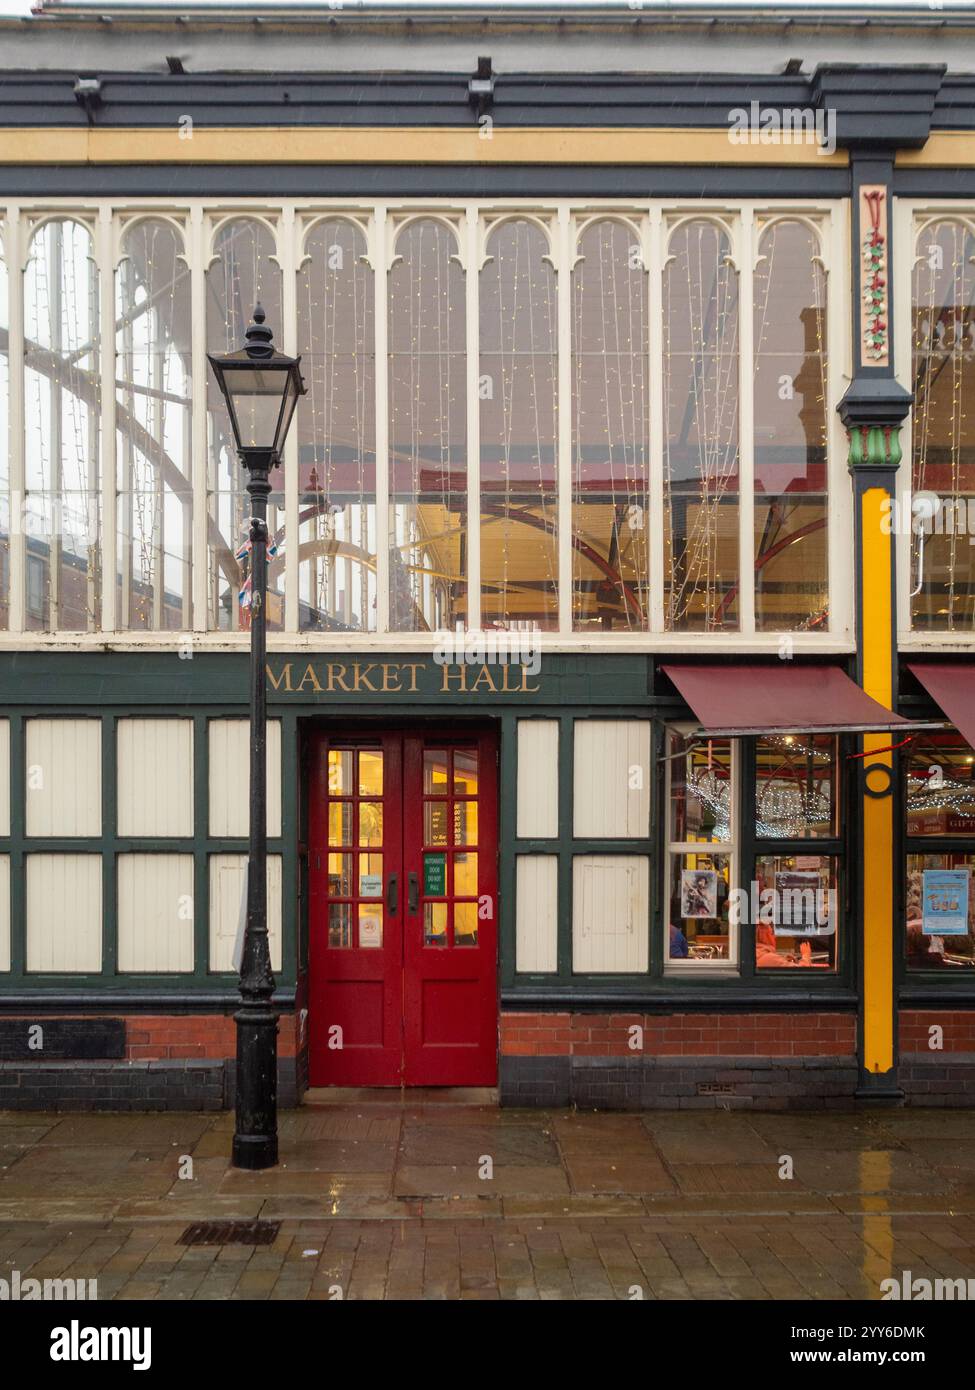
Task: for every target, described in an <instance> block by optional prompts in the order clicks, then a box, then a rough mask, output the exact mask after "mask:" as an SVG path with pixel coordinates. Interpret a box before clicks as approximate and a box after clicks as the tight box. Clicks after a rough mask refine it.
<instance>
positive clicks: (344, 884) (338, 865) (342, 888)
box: [328, 854, 352, 898]
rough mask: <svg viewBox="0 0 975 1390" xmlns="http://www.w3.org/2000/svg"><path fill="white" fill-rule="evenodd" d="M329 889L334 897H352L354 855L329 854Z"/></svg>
mask: <svg viewBox="0 0 975 1390" xmlns="http://www.w3.org/2000/svg"><path fill="white" fill-rule="evenodd" d="M328 891H329V894H330V896H331V897H333V898H351V897H352V855H351V854H330V855H329V856H328Z"/></svg>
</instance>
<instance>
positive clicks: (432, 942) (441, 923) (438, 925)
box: [423, 903, 447, 946]
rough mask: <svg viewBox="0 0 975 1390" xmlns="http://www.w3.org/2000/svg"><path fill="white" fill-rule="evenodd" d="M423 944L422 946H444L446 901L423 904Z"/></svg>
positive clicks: (445, 936) (445, 939)
mask: <svg viewBox="0 0 975 1390" xmlns="http://www.w3.org/2000/svg"><path fill="white" fill-rule="evenodd" d="M423 944H424V946H446V944H447V904H446V903H424V904H423Z"/></svg>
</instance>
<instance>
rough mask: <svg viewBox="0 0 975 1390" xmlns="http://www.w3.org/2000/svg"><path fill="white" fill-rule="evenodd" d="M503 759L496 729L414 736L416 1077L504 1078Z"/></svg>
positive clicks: (410, 1009)
mask: <svg viewBox="0 0 975 1390" xmlns="http://www.w3.org/2000/svg"><path fill="white" fill-rule="evenodd" d="M496 767H497V754H496V744H495V741H494V739H493V738H492V737H491V736H490V735H488V734H481V735H478V736H475V737H474V738H472V739H468V740H457V739H451V740H445V739H442V738H437V737H436V736H428V737H425V738H422V739H421V738H408V739H407V740H406V744H405V750H404V760H403V781H404V787H405V789H406V793H407V799H406V814H405V817H404V822H403V837H404V867H405V869H406V873H407V899H406V916H405V918H404V932H405V941H404V946H405V965H406V989H405V996H404V1002H405V1018H404V1022H405V1034H406V1036H405V1074H406V1080H407V1084H408V1085H412V1086H493V1085H494V1083H495V1081H496V1079H497V1030H498V1012H497V965H496V962H497V945H496V943H497V829H496V822H497V789H496Z"/></svg>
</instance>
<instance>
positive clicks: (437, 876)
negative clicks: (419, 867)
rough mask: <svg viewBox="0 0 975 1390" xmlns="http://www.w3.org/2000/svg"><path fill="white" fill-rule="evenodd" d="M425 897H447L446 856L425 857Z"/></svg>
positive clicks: (426, 855)
mask: <svg viewBox="0 0 975 1390" xmlns="http://www.w3.org/2000/svg"><path fill="white" fill-rule="evenodd" d="M423 896H424V897H425V898H445V897H446V896H447V856H446V855H445V854H425V855H424V856H423Z"/></svg>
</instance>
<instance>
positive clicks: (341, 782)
mask: <svg viewBox="0 0 975 1390" xmlns="http://www.w3.org/2000/svg"><path fill="white" fill-rule="evenodd" d="M353 756H354V754H353V753H352V751H351V749H349V748H330V749H329V750H328V789H329V791H330V792H331V794H332V796H351V795H352V759H353Z"/></svg>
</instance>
